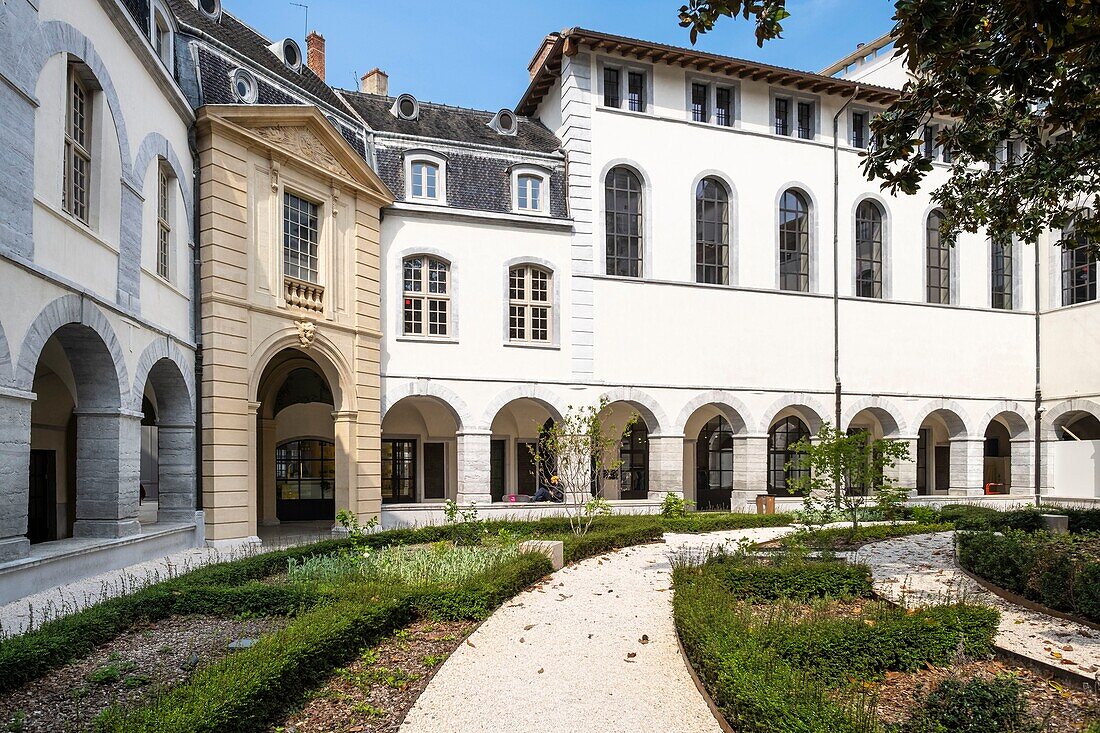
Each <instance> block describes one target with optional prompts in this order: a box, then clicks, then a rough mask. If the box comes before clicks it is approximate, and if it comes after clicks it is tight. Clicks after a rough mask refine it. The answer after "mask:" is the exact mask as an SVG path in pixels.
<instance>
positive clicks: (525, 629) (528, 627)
mask: <svg viewBox="0 0 1100 733" xmlns="http://www.w3.org/2000/svg"><path fill="white" fill-rule="evenodd" d="M533 628H535V624H527V625H526V626H524V627H523V630H524V631H530V630H531V629H533Z"/></svg>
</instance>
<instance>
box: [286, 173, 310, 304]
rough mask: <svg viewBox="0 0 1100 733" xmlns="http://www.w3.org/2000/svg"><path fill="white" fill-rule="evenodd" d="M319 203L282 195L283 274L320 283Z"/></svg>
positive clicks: (288, 194) (292, 195)
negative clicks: (318, 269) (318, 248)
mask: <svg viewBox="0 0 1100 733" xmlns="http://www.w3.org/2000/svg"><path fill="white" fill-rule="evenodd" d="M317 208H318V207H317V204H315V203H313V202H312V201H306V200H305V199H303V198H299V197H298V196H295V195H294V194H292V193H285V194H283V274H285V275H286V276H287V277H293V278H295V279H297V280H304V281H305V282H309V283H316V282H317V242H318V218H317Z"/></svg>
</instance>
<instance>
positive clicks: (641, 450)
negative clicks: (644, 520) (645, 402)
mask: <svg viewBox="0 0 1100 733" xmlns="http://www.w3.org/2000/svg"><path fill="white" fill-rule="evenodd" d="M619 460H620V461H622V465H620V466H619V498H620V499H645V498H647V497H648V496H649V428H647V427H646V424H645V423H644V422H642V421H641V420H636V421H635V422H634V424H633V425H631V426H630V428H629V429H628V430H627V431H626V432H625V433H624V434H623V439H622V442H621V443H620V444H619Z"/></svg>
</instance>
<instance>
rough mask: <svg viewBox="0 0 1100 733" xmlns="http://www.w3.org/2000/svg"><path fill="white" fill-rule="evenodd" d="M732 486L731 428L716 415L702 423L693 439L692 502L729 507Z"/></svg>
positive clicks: (706, 507) (711, 507) (704, 505)
mask: <svg viewBox="0 0 1100 733" xmlns="http://www.w3.org/2000/svg"><path fill="white" fill-rule="evenodd" d="M732 490H733V430H732V429H731V428H730V424H729V422H728V421H727V420H726V418H724V417H722V416H721V415H719V416H718V417H715V418H713V419H711V420H710V421H709V422H707V424H706V425H704V426H703V429H702V430H700V431H699V439H698V441H696V443H695V506H696V508H698V509H725V510H726V511H729V508H730V491H732Z"/></svg>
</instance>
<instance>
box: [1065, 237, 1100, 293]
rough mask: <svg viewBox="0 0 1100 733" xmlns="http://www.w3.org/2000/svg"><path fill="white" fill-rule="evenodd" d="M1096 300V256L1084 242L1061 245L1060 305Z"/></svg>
mask: <svg viewBox="0 0 1100 733" xmlns="http://www.w3.org/2000/svg"><path fill="white" fill-rule="evenodd" d="M1093 300H1096V256H1095V255H1094V254H1093V253H1092V252H1091V251H1090V249H1089V247H1088V246H1087V245H1085V244H1082V245H1080V246H1077V247H1074V248H1073V249H1069V248H1067V247H1065V246H1063V247H1062V305H1076V304H1077V303H1088V302H1089V301H1093Z"/></svg>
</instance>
